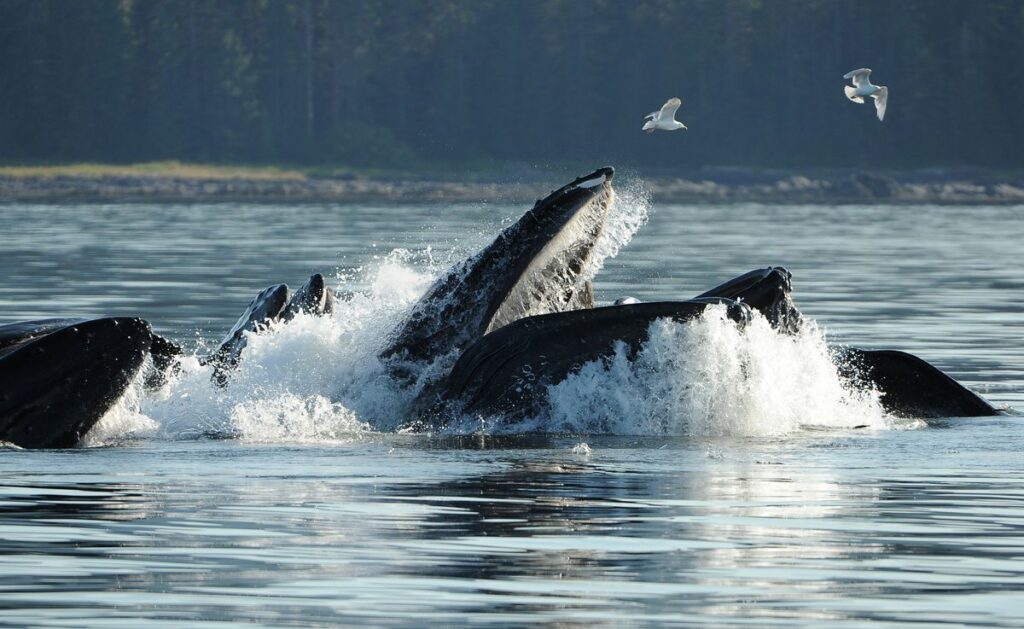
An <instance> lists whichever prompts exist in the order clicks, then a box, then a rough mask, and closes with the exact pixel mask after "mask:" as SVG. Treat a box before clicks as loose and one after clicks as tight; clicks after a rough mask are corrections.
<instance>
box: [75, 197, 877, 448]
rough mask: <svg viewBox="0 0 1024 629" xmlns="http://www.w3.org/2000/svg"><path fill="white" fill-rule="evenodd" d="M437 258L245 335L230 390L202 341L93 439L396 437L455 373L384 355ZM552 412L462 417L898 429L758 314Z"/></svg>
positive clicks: (664, 336) (379, 273)
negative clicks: (428, 386)
mask: <svg viewBox="0 0 1024 629" xmlns="http://www.w3.org/2000/svg"><path fill="white" fill-rule="evenodd" d="M648 208H649V194H648V193H647V191H646V190H645V188H644V187H643V186H642V184H635V185H626V186H624V187H623V188H622V189H621V190H620V191H619V194H618V196H617V197H616V200H615V202H614V204H613V205H612V207H611V209H610V212H609V216H608V221H607V223H606V226H605V229H604V231H603V233H602V235H601V237H600V240H599V242H598V244H597V246H596V248H595V251H594V253H593V255H592V257H591V259H590V264H589V265H588V267H587V269H586V276H587V277H593V276H594V275H595V274H596V273H597V272H598V271H599V270H600V268H601V267H602V266H603V265H604V262H605V261H606V260H607V259H609V258H611V257H614V256H615V255H616V254H617V253H618V252H619V250H621V248H622V247H623V246H625V245H626V244H627V243H628V242H629V240H630V239H631V238H632V236H633V234H635V233H636V231H637V230H638V229H639V228H640V227H641V226H642V225H643V224H644V223H645V222H646V220H647V216H648ZM446 266H447V265H444V264H438V263H435V261H434V259H433V252H431V251H430V250H427V251H425V252H419V253H411V252H408V251H403V250H396V251H393V252H392V253H391V254H389V255H387V256H382V257H379V258H376V259H374V261H373V263H372V264H369V265H367V266H366V267H365V268H363V269H359V270H357V271H355V272H353V273H352V274H351V276H346V277H339V278H337V279H336V283H335V288H336V290H337V291H338V292H339V294H346V295H348V297H347V298H346V299H344V300H342V301H339V302H338V303H337V304H336V308H335V311H334V312H333V314H332V315H331V316H327V317H312V316H308V315H299V316H297V317H296V318H295V319H293V320H292V321H291V322H290V323H288V324H274V325H272V326H271V327H270V329H269V330H267V331H265V332H262V333H260V334H252V333H249V335H248V339H247V340H248V344H247V346H246V348H245V352H244V353H243V355H242V360H241V362H240V364H239V366H238V368H237V370H235V371H234V372H232V374H231V375H230V377H229V380H228V383H227V386H225V387H223V388H220V387H216V386H214V385H213V384H211V376H212V368H211V367H210V366H205V365H202V364H201V360H200V359H199V356H201V355H206V354H208V353H209V352H208V351H198V352H197V355H195V356H187V357H184V358H183V359H182V361H181V369H180V371H179V372H178V373H176V374H173V375H171V376H170V377H169V379H168V382H167V384H166V385H165V386H163V387H162V388H161V389H160V390H159V391H156V392H150V393H145V394H143V393H142V384H141V381H142V377H141V376H140V378H139V379H137V381H136V383H135V384H134V385H133V386H132V387H131V388H130V390H129V392H128V393H127V394H126V396H125V397H124V398H123V399H122V400H121V401H120V402H119V403H118V404H117V405H115V407H114V408H113V409H112V410H111V411H110V412H109V413H108V414H107V416H105V417H104V418H103V419H102V420H101V421H100V422H99V423H98V424H97V426H96V427H94V429H93V430H92V431H91V432H90V434H89V435H88V436H87V439H86V440H85V442H86V444H87V445H102V444H105V443H110V442H114V441H119V440H124V439H131V438H137V437H156V438H169V439H181V438H190V437H197V436H202V435H211V434H216V435H224V436H231V437H235V438H240V439H244V440H251V441H261V442H265V441H271V442H276V441H286V442H291V441H318V442H322V441H331V440H338V439H348V438H351V437H352V436H354V435H360V434H364V433H366V432H367V431H370V430H379V431H392V430H395V429H397V428H398V427H400V426H401V425H402V424H403V422H404V421H405V420H406V419H407V417H406V409H407V408H408V406H409V404H410V403H411V401H412V400H413V399H414V398H415V396H416V394H417V392H418V390H419V388H420V387H422V383H423V382H425V381H427V380H429V379H431V378H433V377H435V376H437V375H438V374H441V373H443V372H445V371H446V370H447V369H448V368H450V366H451V363H452V361H454V359H455V356H454V355H449V356H445V357H441V358H439V359H438V360H436V361H435V363H434V364H433V365H429V366H426V367H424V368H423V371H422V372H420V373H414V374H411V382H412V384H408V382H406V383H400V382H397V381H395V380H394V379H393V378H391V377H390V376H389V374H388V371H387V370H386V369H385V367H384V365H382V364H381V362H380V360H379V359H378V358H377V356H378V354H379V352H380V350H381V349H382V348H383V347H384V345H385V343H386V337H387V335H388V334H389V333H390V332H391V331H392V330H393V329H394V328H395V326H396V325H397V324H398V323H399V322H400V321H401V320H402V319H403V318H404V317H405V316H407V314H408V312H409V309H410V308H411V306H412V304H414V303H415V302H416V300H417V299H418V298H419V296H420V295H422V294H423V293H424V291H425V290H426V289H427V287H428V286H429V285H430V284H431V282H432V281H434V280H435V279H436V278H437V277H438V276H439V274H440V273H441V272H442V271H444V270H445V268H446ZM550 396H551V401H552V406H551V413H550V416H545V417H539V418H533V419H532V420H531V421H529V422H523V423H520V424H518V425H514V426H508V425H506V424H502V423H501V422H497V421H489V419H493V418H484V419H485V420H488V421H481V420H480V419H479V418H476V419H474V420H473V421H471V422H467V424H466V426H467V428H466V430H467V431H469V432H476V431H479V430H480V427H481V426H482V425H483V426H486V429H487V431H488V432H516V431H553V432H566V433H575V434H593V433H614V434H630V435H677V434H686V435H725V434H741V435H746V434H758V435H759V434H783V433H787V432H792V431H795V430H800V429H801V428H803V427H806V426H809V425H825V426H836V427H839V426H854V425H864V424H866V425H868V426H871V427H874V428H880V427H886V426H888V425H890V423H889V420H888V419H887V418H885V417H884V414H883V413H882V411H881V407H880V406H879V405H878V401H877V398H876V397H872V395H871V394H869V393H860V392H851V391H847V390H846V389H844V388H843V387H842V385H841V383H840V382H839V379H838V376H837V375H836V373H835V368H834V367H833V366H832V363H831V361H830V360H829V358H828V349H827V346H826V345H825V341H824V335H823V334H821V333H820V332H818V331H817V330H816V329H814V328H813V326H812V327H810V328H809V329H808V330H807V331H805V332H803V333H801V334H800V335H798V336H795V337H790V336H785V335H779V334H777V333H775V332H774V331H773V330H771V329H770V327H769V326H768V324H767V322H765V321H764V320H762V319H757V320H755V322H754V323H753V325H751V326H749V327H748V328H747V329H746V330H739V329H737V328H736V326H735V325H733V324H732V323H731V322H729V321H727V320H726V319H725V317H724V313H723V311H722V310H720V309H715V308H712V309H710V310H709V311H708V313H707V314H706V315H705V316H704V317H702V318H700V319H699V320H697V321H695V322H692V323H690V324H686V325H682V324H674V323H664V322H662V323H656V324H655V325H654V326H653V328H652V331H651V339H650V341H649V342H648V343H647V345H646V346H645V347H644V349H643V350H642V351H641V352H640V355H639V356H638V358H637V360H636V361H635V362H630V361H629V360H627V358H626V356H625V350H624V348H620V351H619V352H618V353H616V355H615V356H613V357H612V358H611V359H609V360H607V361H603V362H600V363H593V364H589V365H586V366H585V367H584V368H583V369H582V370H581V371H580V372H579V373H578V374H575V375H573V376H571V377H570V378H569V379H568V380H566V381H565V382H563V383H561V384H558V385H555V386H553V387H551V390H550Z"/></svg>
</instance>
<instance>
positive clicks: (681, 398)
mask: <svg viewBox="0 0 1024 629" xmlns="http://www.w3.org/2000/svg"><path fill="white" fill-rule="evenodd" d="M626 354H627V351H626V347H625V345H624V344H623V345H620V346H619V347H618V348H617V349H616V351H615V353H614V355H613V356H611V357H610V358H609V359H607V360H603V361H595V362H591V363H588V364H586V365H584V366H583V368H582V369H581V370H580V371H579V372H578V373H576V374H573V375H571V376H570V377H569V378H567V379H566V380H565V381H563V382H561V383H559V384H556V385H553V386H551V387H549V391H548V394H549V399H550V403H551V409H550V417H549V418H548V420H547V423H548V425H549V426H550V428H551V429H552V430H554V431H556V432H565V433H584V434H592V433H606V434H621V435H691V436H704V437H707V436H722V435H730V436H737V435H743V436H752V435H780V434H787V433H792V432H796V431H799V430H803V429H806V428H810V427H822V426H824V427H831V428H852V427H857V426H866V427H869V428H887V427H889V426H890V425H891V423H892V420H891V419H890V418H889V417H888V416H887V415H886V414H885V412H884V410H883V409H882V406H881V404H880V403H879V399H878V397H879V396H878V394H877V393H876V392H874V391H859V390H852V389H850V388H848V387H846V386H844V383H843V382H842V381H841V379H840V377H839V375H838V373H837V371H836V368H835V365H834V364H833V362H832V360H831V358H830V353H829V348H828V346H827V344H826V342H825V335H824V334H823V333H822V332H821V331H820V330H819V329H817V327H816V326H814V325H808V326H806V329H804V330H803V331H801V333H799V334H797V335H787V334H780V333H778V332H776V331H775V330H773V329H772V328H771V326H770V324H769V323H768V322H767V321H766V320H765V319H764V318H763V317H761V316H759V315H758V316H756V317H755V319H754V321H753V322H752V323H751V324H750V325H748V326H747V327H745V328H740V327H738V326H736V325H735V324H734V323H733V322H732V321H730V320H729V319H728V318H727V317H726V314H725V308H724V307H717V306H716V307H712V308H708V310H707V311H705V313H704V314H703V315H702V316H701V317H699V318H698V319H696V320H694V321H691V322H687V323H676V322H672V321H667V320H662V321H656V322H655V323H653V324H652V325H651V330H650V338H649V340H648V341H647V343H646V344H645V345H644V346H643V348H642V349H641V350H640V352H639V354H638V356H637V357H636V359H635V360H632V361H631V360H629V358H628V357H627V355H626Z"/></svg>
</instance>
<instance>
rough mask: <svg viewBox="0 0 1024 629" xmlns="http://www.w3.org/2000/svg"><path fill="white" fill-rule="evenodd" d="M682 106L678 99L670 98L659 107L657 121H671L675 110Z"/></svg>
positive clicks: (674, 115)
mask: <svg viewBox="0 0 1024 629" xmlns="http://www.w3.org/2000/svg"><path fill="white" fill-rule="evenodd" d="M682 104H683V101H681V100H680V99H679V98H670V99H668V100H667V101H665V104H664V105H662V106H661V111H659V112H658V120H672V119H673V118H675V117H676V110H677V109H679V106H680V105H682Z"/></svg>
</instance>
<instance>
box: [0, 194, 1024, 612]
mask: <svg viewBox="0 0 1024 629" xmlns="http://www.w3.org/2000/svg"><path fill="white" fill-rule="evenodd" d="M619 192H620V194H619V200H618V201H617V205H616V207H615V208H614V210H613V216H612V220H611V223H610V227H609V233H608V237H607V238H606V240H605V241H604V242H603V243H602V245H601V248H600V253H601V255H600V258H601V260H600V263H599V264H595V268H594V269H593V270H594V271H595V272H596V280H595V288H596V292H597V297H598V300H599V301H603V302H610V301H612V300H614V299H615V298H617V297H620V296H624V295H632V296H634V297H637V298H640V299H642V300H654V299H680V298H686V297H689V296H692V295H695V294H698V293H700V292H703V291H704V290H706V289H707V288H708V287H710V286H712V285H714V284H717V283H720V282H722V281H724V280H726V279H729V278H731V277H733V276H735V275H738V274H740V273H742V272H745V271H747V270H750V269H752V268H757V267H762V266H767V265H783V266H786V267H787V268H788V269H789V270H790V271H791V272H792V273H793V284H794V291H795V299H796V302H797V305H798V306H799V307H800V308H801V309H802V311H803V312H804V313H805V315H807V316H808V317H810V318H812V319H813V320H814V321H815V322H816V326H813V327H812V328H811V329H809V330H808V331H807V332H805V333H804V334H802V335H801V336H799V337H797V338H796V339H792V338H785V337H780V336H778V335H776V334H774V333H773V332H772V331H771V330H770V329H768V328H767V326H765V325H762V323H763V322H757V321H755V324H754V325H752V326H750V328H749V329H747V330H745V331H742V332H740V331H737V330H736V329H735V328H734V327H733V326H731V325H729V324H728V323H726V322H724V321H723V320H721V317H720V316H718V315H717V314H716V313H715V312H710V313H708V315H706V316H705V317H703V318H702V319H700V320H699V321H696V322H693V323H692V324H688V325H678V324H671V325H670V324H657V325H656V326H655V328H654V329H652V331H651V341H650V342H649V343H648V345H647V346H646V347H645V348H644V350H643V352H641V355H640V357H639V358H638V360H636V361H633V362H629V361H626V360H625V359H624V357H616V358H613V359H612V360H610V361H608V362H607V363H604V364H600V365H597V364H594V365H588V366H586V367H585V368H584V369H583V370H582V371H581V372H580V373H579V374H577V375H574V376H572V377H571V378H570V379H569V380H567V381H566V382H563V383H560V384H559V385H557V386H555V387H553V388H552V390H551V399H552V408H551V411H550V413H548V414H547V415H545V416H544V417H538V418H531V419H530V420H529V421H527V422H525V423H523V424H518V425H514V426H507V425H502V424H501V423H500V422H498V421H495V420H493V419H491V418H467V421H466V422H464V423H463V424H462V425H458V426H455V427H453V428H452V429H450V430H447V431H444V432H443V433H441V434H433V435H422V434H420V435H417V434H404V433H402V432H398V431H396V427H398V426H399V425H400V424H401V422H402V420H403V417H402V416H401V409H402V408H403V405H404V404H405V403H406V402H407V401H408V398H409V396H410V393H409V392H408V391H407V390H404V389H403V388H402V387H399V386H398V385H396V384H394V383H392V382H390V381H389V379H388V378H386V377H384V376H383V373H382V371H381V369H380V366H379V365H378V364H376V362H375V357H374V348H375V347H378V346H379V343H380V341H381V338H382V337H383V335H386V333H387V331H388V330H390V328H391V326H393V325H394V324H395V322H397V321H398V320H400V318H401V317H402V316H403V313H404V312H405V311H406V309H407V308H408V306H409V305H410V304H411V303H412V302H413V301H414V300H415V299H416V297H417V296H418V295H419V294H420V293H422V291H423V290H424V289H425V288H426V287H427V286H428V285H429V283H430V281H431V280H432V279H433V278H434V277H436V276H437V274H438V273H439V272H441V271H442V270H443V269H444V268H446V267H447V266H448V265H449V264H451V263H452V262H453V261H455V260H458V259H460V258H461V257H464V256H465V255H468V254H469V253H472V252H473V251H474V250H476V249H478V248H479V247H480V246H482V245H484V244H486V243H487V242H489V241H490V239H491V238H493V236H494V234H496V233H497V231H498V230H499V229H501V228H502V227H503V226H505V225H507V224H509V223H510V222H511V221H514V220H515V219H516V218H517V217H518V216H519V215H520V214H521V213H522V212H523V211H524V210H525V209H526V207H525V205H524V204H521V203H508V202H491V203H481V204H474V205H469V204H456V205H450V204H422V205H401V206H399V205H388V204H380V205H358V206H346V205H314V204H304V205H236V204H215V205H201V204H195V205H146V204H120V205H73V204H65V205H18V204H8V205H0V270H2V271H3V272H2V273H0V323H6V322H10V321H17V320H23V319H30V318H40V317H48V316H72V315H82V316H101V315H139V316H142V317H144V318H146V319H148V320H149V321H150V322H151V323H152V324H153V325H154V327H155V329H156V330H157V331H159V332H160V333H163V334H165V335H167V336H169V337H171V338H174V339H176V340H178V341H180V342H182V343H183V344H184V345H185V346H186V347H187V348H188V350H189V353H190V354H194V356H189V357H187V358H186V359H185V360H184V369H183V371H182V373H181V374H179V375H178V376H177V377H175V378H173V379H172V380H171V382H169V383H168V384H167V386H165V387H164V388H163V389H161V390H160V391H159V392H156V393H145V392H143V391H142V389H141V387H134V388H133V389H132V390H131V391H130V392H129V394H128V396H126V399H125V400H123V401H122V403H121V404H119V405H118V407H116V408H115V409H114V411H112V412H111V414H109V415H108V416H107V417H106V418H104V420H103V421H102V422H101V423H100V425H99V426H97V428H96V429H95V430H94V431H93V432H92V433H91V434H90V435H89V437H88V439H87V445H88V447H83V448H77V449H74V450H64V451H40V452H30V451H19V450H13V449H0V626H23V625H43V626H72V627H82V626H99V627H109V626H139V625H149V626H157V625H167V626H180V625H181V624H182V623H183V622H186V621H188V622H192V623H195V624H196V625H198V626H204V625H205V626H223V625H227V624H251V623H260V624H265V625H275V626H309V625H323V626H336V625H339V624H372V625H407V626H424V625H436V624H462V623H474V624H491V625H498V626H509V625H565V626H573V625H582V624H587V625H602V626H616V627H619V626H635V625H650V624H660V623H664V624H685V623H697V622H711V623H714V624H718V625H724V626H739V625H747V626H766V625H778V626H787V627H788V626H795V625H802V626H812V627H846V626H864V625H867V624H869V623H870V624H873V625H878V624H883V625H884V624H890V623H891V624H896V623H901V622H907V623H917V624H933V625H938V624H951V625H975V626H1006V627H1010V626H1020V625H1021V624H1022V623H1024V602H1021V601H1022V600H1024V597H1021V596H1020V593H1021V591H1022V590H1024V567H1022V566H1024V472H1022V469H1024V417H1022V416H1021V415H1020V414H1019V412H1018V410H1017V409H1024V340H1022V339H1024V334H1022V332H1024V306H1022V305H1021V300H1020V297H1021V295H1022V291H1024V274H1022V273H1021V270H1020V267H1019V263H1017V262H1016V259H1017V257H1018V256H1019V250H1020V246H1021V243H1022V236H1024V207H1005V206H999V207H954V206H942V207H938V206H914V207H900V206H870V207H869V206H851V205H844V206H790V205H716V206H678V205H667V204H652V203H650V202H649V201H648V200H647V199H646V197H645V195H644V194H643V187H642V184H641V183H639V182H634V183H633V184H632V185H630V184H629V182H627V183H626V184H625V185H621V186H619ZM598 267H600V268H598ZM313 272H322V273H324V274H325V275H327V276H329V277H330V278H331V279H330V283H331V284H332V286H334V287H335V288H337V289H338V290H339V291H340V292H342V293H344V295H345V302H344V304H343V305H342V306H341V307H339V309H338V311H337V312H335V314H334V315H333V316H332V317H331V318H329V319H317V318H312V317H300V318H299V319H297V320H296V321H294V322H292V323H291V324H289V325H288V326H283V327H280V328H276V329H274V330H271V331H270V332H269V333H266V334H263V335H259V336H256V337H253V338H252V339H250V343H249V346H248V347H247V349H246V353H245V355H244V358H243V362H242V365H241V368H240V370H239V371H238V373H237V374H235V375H234V376H233V378H232V380H231V382H230V384H229V385H228V387H226V388H225V389H223V390H222V389H215V388H214V387H211V386H210V384H209V376H210V374H209V371H208V370H207V368H205V367H203V366H201V365H200V364H199V361H198V360H197V359H196V356H201V355H202V354H203V353H204V352H205V351H207V350H208V348H209V347H210V345H211V344H212V343H216V341H217V340H218V339H219V338H220V336H222V335H223V334H224V333H225V332H226V331H227V330H228V329H229V328H230V327H231V325H232V323H233V322H234V320H235V318H236V317H237V316H238V315H239V314H240V313H241V311H242V310H243V309H244V308H245V306H246V304H247V303H248V301H249V300H250V299H251V298H252V297H253V295H255V293H256V292H258V291H259V290H260V289H261V288H263V287H264V286H266V285H268V284H271V283H277V282H287V283H288V284H290V285H292V286H298V285H299V284H301V283H302V282H303V281H304V280H305V278H306V277H307V276H308V275H309V274H311V273H313ZM837 344H852V345H857V346H861V347H869V348H894V349H904V350H908V351H911V352H914V353H916V354H918V355H920V356H922V357H923V358H926V359H927V360H929V361H931V362H932V363H934V364H936V365H937V366H939V367H940V368H942V369H944V370H945V371H947V372H948V373H950V374H951V375H953V376H954V377H956V378H957V379H958V380H960V381H961V382H963V383H964V384H966V385H968V386H970V387H971V388H973V389H974V390H976V391H978V392H979V393H981V394H982V395H983V396H985V397H986V398H987V399H989V400H990V401H991V402H993V403H994V404H995V405H997V406H999V407H1003V408H1006V409H1007V410H1008V414H1007V415H1006V416H1000V417H994V418H985V419H963V418H961V419H958V418H950V419H948V420H942V421H938V422H934V423H933V424H932V425H930V426H928V425H924V424H923V423H922V422H918V421H913V420H907V419H898V418H892V417H888V416H886V415H885V413H884V412H883V411H882V410H881V408H880V407H879V405H878V403H877V400H876V399H875V398H874V397H873V396H872V395H871V392H863V391H848V390H846V389H844V388H843V387H842V386H841V384H840V383H839V381H838V379H837V378H836V376H835V373H834V370H833V369H832V368H831V366H830V363H829V361H828V351H829V349H828V348H829V347H830V346H833V345H837ZM862 425H866V426H867V428H854V426H862ZM538 431H541V432H542V433H543V434H537V432H538ZM524 432H527V433H529V434H523V433H524Z"/></svg>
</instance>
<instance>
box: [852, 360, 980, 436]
mask: <svg viewBox="0 0 1024 629" xmlns="http://www.w3.org/2000/svg"><path fill="white" fill-rule="evenodd" d="M836 364H837V366H838V367H839V371H840V373H841V374H842V375H843V376H844V377H845V378H847V379H848V380H851V381H853V382H854V383H857V384H860V385H865V384H868V385H873V386H874V387H875V388H876V389H877V390H878V391H879V393H881V394H882V399H881V402H882V406H884V407H885V410H886V411H887V412H889V413H892V414H894V415H901V416H907V417H920V418H924V419H929V418H934V417H986V416H990V415H998V414H999V411H998V410H996V409H995V408H994V407H993V406H992V405H991V404H989V403H988V402H986V401H985V400H983V399H982V398H981V397H979V396H978V395H977V394H975V393H974V392H973V391H971V390H970V389H968V388H967V387H965V386H963V385H962V384H960V383H959V382H957V381H956V380H954V379H953V378H951V377H949V376H948V375H946V374H945V373H943V372H942V371H941V370H940V369H938V368H937V367H935V366H934V365H931V364H929V363H928V362H927V361H925V360H923V359H921V358H918V357H917V356H914V355H913V354H908V353H906V352H900V351H896V350H865V349H858V348H855V347H850V348H847V349H844V350H843V351H842V352H841V353H840V354H839V355H838V357H837V359H836Z"/></svg>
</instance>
